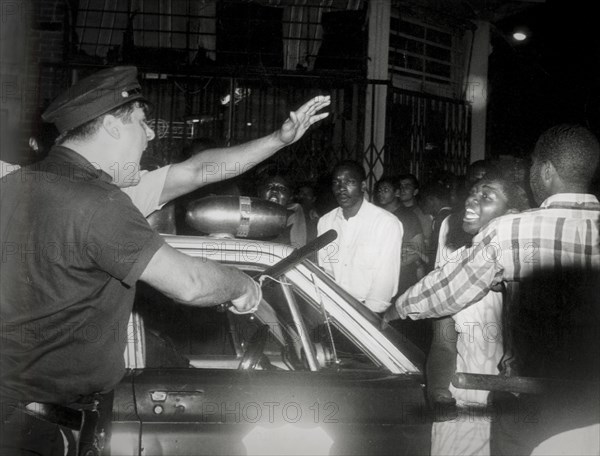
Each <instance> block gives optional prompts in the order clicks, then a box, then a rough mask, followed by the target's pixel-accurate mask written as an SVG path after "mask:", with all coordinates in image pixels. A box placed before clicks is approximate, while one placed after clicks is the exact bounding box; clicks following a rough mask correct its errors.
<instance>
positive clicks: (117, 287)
mask: <svg viewBox="0 0 600 456" xmlns="http://www.w3.org/2000/svg"><path fill="white" fill-rule="evenodd" d="M0 188H1V192H0V198H1V209H2V217H1V218H0V223H1V236H2V270H1V284H0V285H1V295H0V297H1V302H2V307H1V317H2V325H3V334H2V346H1V349H2V351H1V354H2V357H1V365H0V369H1V370H0V376H1V379H2V382H1V384H0V387H1V390H0V394H1V395H2V396H3V397H10V398H13V399H18V400H26V401H37V402H48V403H59V404H68V403H71V402H73V401H76V400H77V399H78V398H79V397H80V396H83V395H87V394H90V393H93V392H102V391H106V390H110V389H111V388H112V387H113V386H114V385H115V384H116V383H118V382H119V381H120V379H121V378H122V376H123V374H124V361H123V350H124V347H125V343H126V327H127V320H128V317H129V314H130V312H131V308H132V305H133V300H134V295H135V283H136V281H137V280H138V279H139V277H140V275H141V273H142V272H143V271H144V269H145V268H146V266H147V264H148V262H149V261H150V259H151V258H152V257H153V256H154V254H155V253H156V251H157V250H158V249H159V248H160V247H161V246H162V245H163V244H164V241H163V240H162V238H161V237H160V236H159V235H158V234H157V233H156V232H154V231H153V230H152V229H151V228H150V227H149V225H148V223H147V222H146V220H145V219H144V217H143V216H142V214H141V213H140V212H139V211H138V210H137V209H136V208H135V207H134V206H133V204H132V202H131V200H130V199H129V197H128V196H127V195H125V194H124V193H123V192H122V191H121V190H120V189H119V188H118V187H116V186H115V185H113V184H112V183H111V178H110V176H109V175H108V174H106V173H105V172H103V171H100V170H98V169H95V168H93V167H92V165H91V164H90V163H89V162H88V161H87V160H85V158H83V157H82V156H81V155H79V154H77V153H76V152H74V151H72V150H70V149H67V148H64V147H55V148H54V149H53V150H52V151H51V152H50V154H49V156H48V157H47V158H46V159H44V160H43V161H41V162H39V163H37V164H34V165H31V166H29V167H25V168H23V169H21V170H19V171H18V172H15V173H12V174H11V175H9V176H5V177H4V178H3V180H2V182H1V183H0Z"/></svg>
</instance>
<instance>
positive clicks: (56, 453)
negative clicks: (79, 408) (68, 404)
mask: <svg viewBox="0 0 600 456" xmlns="http://www.w3.org/2000/svg"><path fill="white" fill-rule="evenodd" d="M2 408H3V411H2V418H3V419H2V423H1V424H0V455H1V456H25V455H27V456H34V455H35V456H63V455H65V454H66V455H67V456H75V454H76V443H75V439H74V438H73V433H72V432H71V430H70V429H67V428H63V427H61V426H59V425H57V424H54V423H49V422H47V421H43V420H41V419H39V418H35V417H33V416H31V415H28V414H27V413H25V412H23V411H22V410H21V409H19V408H15V407H14V406H12V405H9V404H2ZM61 431H62V432H61ZM65 439H66V440H67V445H66V446H65V443H64V441H65Z"/></svg>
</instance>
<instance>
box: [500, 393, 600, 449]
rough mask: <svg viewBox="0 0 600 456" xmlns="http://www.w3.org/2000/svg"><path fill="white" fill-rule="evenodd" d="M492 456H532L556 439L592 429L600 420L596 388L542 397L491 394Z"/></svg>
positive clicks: (544, 394)
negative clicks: (580, 430)
mask: <svg viewBox="0 0 600 456" xmlns="http://www.w3.org/2000/svg"><path fill="white" fill-rule="evenodd" d="M490 399H491V404H492V407H493V415H492V422H491V429H490V454H491V456H521V455H524V456H529V455H530V454H531V452H532V451H533V450H534V449H535V447H536V446H538V445H539V444H540V443H542V442H543V441H544V440H546V439H548V438H550V437H552V436H553V435H556V434H559V433H561V432H565V431H568V430H572V429H576V428H579V427H584V426H589V425H590V424H594V423H597V422H598V420H599V419H600V402H599V401H600V397H599V391H598V390H597V389H595V388H592V389H589V390H588V389H586V388H582V387H581V386H578V385H573V386H572V387H571V388H567V389H556V390H552V391H547V392H545V393H543V394H539V395H529V394H522V395H520V396H518V397H517V396H515V395H513V394H511V393H504V392H497V391H495V392H492V393H491V394H490Z"/></svg>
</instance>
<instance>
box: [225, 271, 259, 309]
mask: <svg viewBox="0 0 600 456" xmlns="http://www.w3.org/2000/svg"><path fill="white" fill-rule="evenodd" d="M246 277H247V279H248V280H247V281H246V284H245V285H246V290H245V291H244V293H243V294H242V295H241V296H240V297H239V298H235V299H232V300H231V304H232V306H231V307H229V310H231V311H232V312H233V313H235V314H246V313H252V312H255V311H256V309H257V308H258V305H259V304H260V301H261V300H262V288H261V286H260V285H259V283H258V282H256V281H255V280H253V279H251V278H250V277H248V276H246Z"/></svg>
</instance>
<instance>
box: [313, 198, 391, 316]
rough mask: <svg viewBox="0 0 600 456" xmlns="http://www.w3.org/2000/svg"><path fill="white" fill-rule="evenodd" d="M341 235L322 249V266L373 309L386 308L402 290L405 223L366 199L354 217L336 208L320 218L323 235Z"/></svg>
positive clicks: (377, 310)
mask: <svg viewBox="0 0 600 456" xmlns="http://www.w3.org/2000/svg"><path fill="white" fill-rule="evenodd" d="M330 229H334V230H335V231H337V233H338V237H337V239H336V240H335V241H334V242H332V243H331V244H330V245H328V246H327V247H325V248H323V249H321V250H320V251H319V266H321V267H322V268H323V269H324V270H325V271H326V272H327V273H329V274H330V275H331V276H333V278H334V279H335V281H336V282H337V283H338V284H339V285H341V286H342V287H343V288H345V289H346V290H347V291H348V292H350V294H352V295H353V296H354V297H355V298H356V299H358V300H359V301H361V302H363V303H364V304H365V306H367V307H368V308H369V309H371V310H372V311H373V312H383V311H384V310H386V309H387V308H388V307H389V306H390V301H391V299H392V297H393V296H394V295H395V294H396V292H397V291H398V278H399V277H400V260H401V252H402V235H403V228H402V224H401V223H400V221H399V220H398V218H397V217H396V216H395V215H392V214H391V213H389V212H388V211H386V210H384V209H381V208H379V207H377V206H375V205H373V204H371V203H369V202H368V201H366V200H364V201H363V202H362V204H361V206H360V209H359V210H358V213H357V214H356V215H355V216H354V217H350V218H349V219H348V220H346V219H345V218H344V215H343V213H342V209H341V208H339V207H338V208H336V209H334V210H332V211H330V212H328V213H327V214H325V215H324V216H323V217H321V218H320V219H319V223H318V225H317V232H318V234H319V235H321V234H323V233H324V232H326V231H328V230H330Z"/></svg>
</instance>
